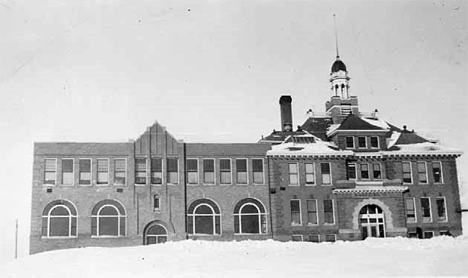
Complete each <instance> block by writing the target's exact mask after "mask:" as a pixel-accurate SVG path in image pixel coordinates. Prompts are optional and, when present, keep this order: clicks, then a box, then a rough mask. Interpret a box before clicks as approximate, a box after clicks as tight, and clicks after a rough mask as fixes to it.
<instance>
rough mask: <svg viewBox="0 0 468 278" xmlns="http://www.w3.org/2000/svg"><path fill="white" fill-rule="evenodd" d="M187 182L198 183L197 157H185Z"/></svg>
mask: <svg viewBox="0 0 468 278" xmlns="http://www.w3.org/2000/svg"><path fill="white" fill-rule="evenodd" d="M187 180H188V181H187V182H188V184H198V159H187Z"/></svg>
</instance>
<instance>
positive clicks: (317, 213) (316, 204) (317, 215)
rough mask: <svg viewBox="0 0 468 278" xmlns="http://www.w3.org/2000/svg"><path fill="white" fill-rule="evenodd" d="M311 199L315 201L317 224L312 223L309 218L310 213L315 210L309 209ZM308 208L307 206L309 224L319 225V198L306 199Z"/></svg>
mask: <svg viewBox="0 0 468 278" xmlns="http://www.w3.org/2000/svg"><path fill="white" fill-rule="evenodd" d="M309 201H315V222H316V223H315V224H314V223H311V222H310V221H309V220H310V219H309V213H310V212H314V211H310V210H309ZM306 208H307V226H318V225H319V223H320V222H319V221H320V220H319V212H318V200H317V199H306Z"/></svg>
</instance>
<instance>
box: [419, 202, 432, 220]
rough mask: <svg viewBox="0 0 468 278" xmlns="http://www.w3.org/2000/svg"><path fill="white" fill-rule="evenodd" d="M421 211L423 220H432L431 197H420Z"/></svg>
mask: <svg viewBox="0 0 468 278" xmlns="http://www.w3.org/2000/svg"><path fill="white" fill-rule="evenodd" d="M421 211H422V219H423V222H432V215H431V199H430V198H429V197H421Z"/></svg>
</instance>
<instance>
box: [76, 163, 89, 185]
mask: <svg viewBox="0 0 468 278" xmlns="http://www.w3.org/2000/svg"><path fill="white" fill-rule="evenodd" d="M79 166H80V180H79V184H83V185H91V159H80V162H79Z"/></svg>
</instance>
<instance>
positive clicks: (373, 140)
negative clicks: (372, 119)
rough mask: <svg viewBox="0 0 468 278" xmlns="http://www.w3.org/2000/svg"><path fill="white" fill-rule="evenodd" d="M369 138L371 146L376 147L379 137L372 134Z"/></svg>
mask: <svg viewBox="0 0 468 278" xmlns="http://www.w3.org/2000/svg"><path fill="white" fill-rule="evenodd" d="M370 140H371V148H378V147H379V137H376V136H372V137H371V138H370Z"/></svg>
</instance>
